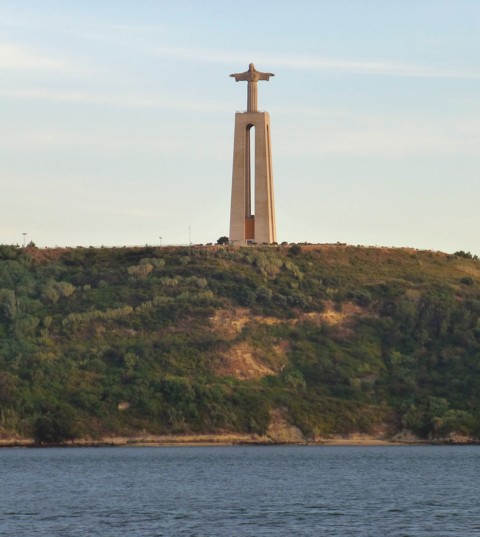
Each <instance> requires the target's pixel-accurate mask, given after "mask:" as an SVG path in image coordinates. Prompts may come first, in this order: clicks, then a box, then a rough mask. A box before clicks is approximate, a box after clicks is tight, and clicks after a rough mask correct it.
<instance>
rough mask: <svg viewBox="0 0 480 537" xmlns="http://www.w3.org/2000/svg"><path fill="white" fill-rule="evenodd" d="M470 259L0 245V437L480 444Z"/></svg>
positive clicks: (477, 297) (478, 307) (476, 282)
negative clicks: (467, 440) (358, 438)
mask: <svg viewBox="0 0 480 537" xmlns="http://www.w3.org/2000/svg"><path fill="white" fill-rule="evenodd" d="M479 319H480V261H479V260H477V259H476V258H472V256H471V255H470V254H468V253H467V254H466V253H464V252H457V253H456V254H454V255H447V254H444V253H438V252H429V251H416V250H413V249H385V248H367V247H353V246H346V245H315V246H313V245H308V246H307V245H304V246H298V245H294V246H278V247H267V246H265V247H248V248H231V247H227V246H212V247H200V246H196V247H192V248H180V247H175V248H174V247H163V248H153V247H145V248H71V249H37V248H33V247H32V248H18V247H13V246H0V432H2V431H3V434H4V435H8V434H13V433H15V434H17V435H20V436H25V437H29V436H33V437H35V438H36V439H37V440H38V441H39V442H55V441H62V440H66V439H71V438H86V437H87V438H100V437H104V436H105V435H120V434H122V435H134V434H137V433H139V432H143V433H148V434H179V433H189V434H190V433H197V434H200V433H202V434H203V433H220V432H223V433H225V432H229V433H235V432H237V433H248V434H256V435H263V434H265V433H267V432H268V431H269V430H272V427H273V426H275V424H277V425H278V423H281V424H283V425H285V426H288V427H291V428H292V429H293V428H295V431H298V434H299V435H300V436H301V437H303V438H305V439H307V440H318V439H320V438H325V437H328V436H329V435H345V434H349V433H366V434H372V435H386V436H388V437H393V436H394V435H395V434H398V433H402V432H406V431H408V432H412V433H413V434H415V435H418V436H419V437H421V438H430V439H434V438H443V439H444V438H447V437H449V435H450V437H452V435H464V436H468V437H471V438H476V437H478V436H479V435H480V374H479V373H480V320H479Z"/></svg>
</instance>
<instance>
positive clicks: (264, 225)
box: [229, 63, 277, 244]
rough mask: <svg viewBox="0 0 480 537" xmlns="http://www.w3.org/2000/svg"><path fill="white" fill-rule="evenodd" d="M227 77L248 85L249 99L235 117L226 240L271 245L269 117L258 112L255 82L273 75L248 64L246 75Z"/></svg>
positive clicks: (273, 233) (273, 237)
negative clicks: (227, 234) (228, 230)
mask: <svg viewBox="0 0 480 537" xmlns="http://www.w3.org/2000/svg"><path fill="white" fill-rule="evenodd" d="M230 76H233V77H235V80H236V81H237V82H238V81H241V80H245V81H247V82H248V93H247V95H248V99H247V111H246V112H237V113H236V114H235V134H234V141H233V174H232V201H231V209H230V236H229V238H230V242H231V243H232V244H248V243H254V242H255V243H258V244H262V243H268V244H270V243H272V242H276V240H277V234H276V223H275V204H274V196H273V173H272V150H271V143H270V116H269V114H268V112H259V111H258V110H257V82H258V80H269V78H270V77H271V76H274V75H273V73H261V72H260V71H256V70H255V67H254V65H253V63H251V64H250V66H249V70H248V71H246V72H245V73H237V74H233V75H230ZM253 144H254V146H253ZM252 147H254V149H255V159H254V162H252V160H253V159H252Z"/></svg>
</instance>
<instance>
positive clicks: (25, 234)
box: [22, 233, 28, 248]
mask: <svg viewBox="0 0 480 537" xmlns="http://www.w3.org/2000/svg"><path fill="white" fill-rule="evenodd" d="M22 235H23V247H24V248H25V238H26V236H27V235H28V233H22Z"/></svg>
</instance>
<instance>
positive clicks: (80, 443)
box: [0, 433, 480, 448]
mask: <svg viewBox="0 0 480 537" xmlns="http://www.w3.org/2000/svg"><path fill="white" fill-rule="evenodd" d="M479 444H480V442H479V439H475V438H470V437H464V436H456V437H449V438H440V439H431V440H428V439H421V438H417V437H413V436H410V435H406V436H403V437H402V436H399V437H398V438H395V437H394V438H383V437H376V436H369V435H363V434H352V435H348V436H331V437H320V438H315V439H312V440H303V441H301V440H299V439H296V440H290V441H289V440H283V439H282V440H280V439H275V438H272V437H268V436H259V435H248V434H234V433H231V434H198V435H192V434H181V435H138V436H106V437H102V438H99V439H91V438H80V439H75V440H68V441H65V442H58V443H51V444H37V443H35V441H34V439H32V438H22V437H19V436H10V437H6V436H4V437H3V438H0V448H9V447H12V448H13V447H14V448H39V447H214V446H218V447H228V446H339V447H340V446H357V447H362V446H363V447H371V446H384V447H385V446H421V445H479Z"/></svg>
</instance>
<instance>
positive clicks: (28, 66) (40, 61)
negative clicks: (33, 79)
mask: <svg viewBox="0 0 480 537" xmlns="http://www.w3.org/2000/svg"><path fill="white" fill-rule="evenodd" d="M64 68H65V63H64V62H62V61H60V60H55V59H52V58H47V57H45V56H41V55H39V54H36V53H35V52H32V51H30V50H27V49H25V48H22V47H19V46H18V45H12V44H5V43H0V69H5V70H15V71H16V70H41V71H57V70H61V69H64Z"/></svg>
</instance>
